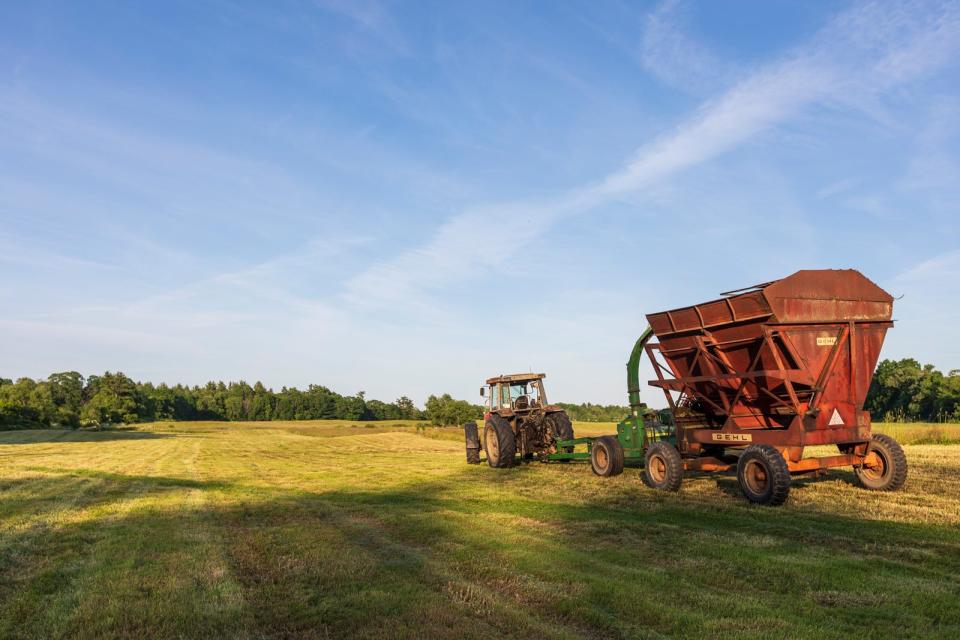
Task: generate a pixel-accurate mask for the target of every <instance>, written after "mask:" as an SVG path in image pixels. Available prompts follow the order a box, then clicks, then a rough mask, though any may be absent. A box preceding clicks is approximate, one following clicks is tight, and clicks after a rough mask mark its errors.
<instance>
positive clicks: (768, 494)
mask: <svg viewBox="0 0 960 640" xmlns="http://www.w3.org/2000/svg"><path fill="white" fill-rule="evenodd" d="M737 480H738V481H739V482H740V490H741V491H742V492H743V495H744V496H745V497H746V498H747V500H749V501H750V502H754V503H757V504H764V505H769V506H776V505H780V504H783V503H784V501H785V500H786V499H787V495H789V493H790V469H789V468H788V467H787V461H786V460H784V458H783V455H782V454H781V453H780V452H779V451H778V450H777V448H776V447H773V446H771V445H769V444H754V445H751V446H749V447H747V448H746V450H745V451H744V452H743V454H742V455H741V456H740V460H739V462H737Z"/></svg>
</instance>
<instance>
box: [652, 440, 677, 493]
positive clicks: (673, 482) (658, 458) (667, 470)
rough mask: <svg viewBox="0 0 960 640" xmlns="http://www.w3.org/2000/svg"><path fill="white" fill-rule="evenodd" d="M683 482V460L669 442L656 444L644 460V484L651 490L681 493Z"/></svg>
mask: <svg viewBox="0 0 960 640" xmlns="http://www.w3.org/2000/svg"><path fill="white" fill-rule="evenodd" d="M681 482H683V460H682V459H681V458H680V452H679V451H677V448H676V447H675V446H673V445H672V444H670V443H669V442H654V443H653V444H651V445H650V446H649V447H647V455H646V456H644V459H643V483H644V484H645V485H647V486H648V487H650V488H651V489H661V490H663V491H679V490H680V483H681Z"/></svg>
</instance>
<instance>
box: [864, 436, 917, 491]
mask: <svg viewBox="0 0 960 640" xmlns="http://www.w3.org/2000/svg"><path fill="white" fill-rule="evenodd" d="M867 452H868V453H870V452H873V453H874V454H876V456H877V457H878V458H879V459H880V464H879V465H878V466H876V467H866V466H859V467H854V469H853V471H854V473H855V474H856V476H857V480H858V481H859V482H860V484H861V485H863V487H864V488H866V489H870V490H871V491H896V490H897V489H899V488H900V487H902V486H903V483H904V482H906V481H907V456H906V455H905V454H904V453H903V448H902V447H901V446H900V444H899V443H898V442H897V441H896V440H894V439H893V438H891V437H890V436H888V435H884V434H882V433H875V434H873V437H871V438H870V444H869V445H867Z"/></svg>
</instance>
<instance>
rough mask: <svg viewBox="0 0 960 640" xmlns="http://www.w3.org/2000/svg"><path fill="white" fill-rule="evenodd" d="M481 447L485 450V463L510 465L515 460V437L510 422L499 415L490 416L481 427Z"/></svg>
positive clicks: (497, 466) (502, 467)
mask: <svg viewBox="0 0 960 640" xmlns="http://www.w3.org/2000/svg"><path fill="white" fill-rule="evenodd" d="M483 449H484V451H486V452H487V464H488V465H490V466H491V467H493V468H495V469H504V468H506V467H512V466H513V465H514V463H515V462H516V456H517V438H516V436H515V435H514V434H513V429H511V428H510V423H509V422H507V421H506V420H504V419H503V418H501V417H500V416H496V415H494V416H490V417H489V418H488V419H487V423H486V424H485V425H484V427H483Z"/></svg>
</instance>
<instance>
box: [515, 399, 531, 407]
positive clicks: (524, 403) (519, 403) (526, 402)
mask: <svg viewBox="0 0 960 640" xmlns="http://www.w3.org/2000/svg"><path fill="white" fill-rule="evenodd" d="M529 407H530V398H528V397H527V396H520V397H518V398H517V399H516V400H514V401H513V408H514V409H527V408H529Z"/></svg>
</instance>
